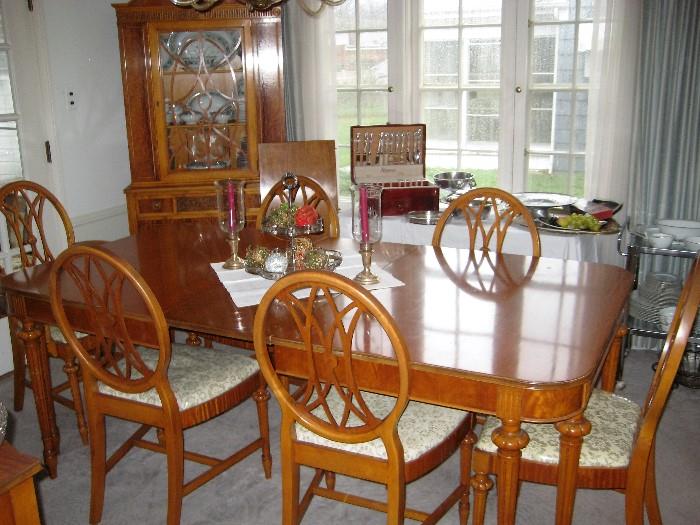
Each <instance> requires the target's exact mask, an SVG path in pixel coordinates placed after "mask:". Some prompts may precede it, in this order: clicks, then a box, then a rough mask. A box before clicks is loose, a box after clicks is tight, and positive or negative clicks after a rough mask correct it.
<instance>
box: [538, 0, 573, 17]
mask: <svg viewBox="0 0 700 525" xmlns="http://www.w3.org/2000/svg"><path fill="white" fill-rule="evenodd" d="M533 4H534V6H533V12H534V15H533V20H534V21H535V22H562V21H567V20H574V18H576V0H534V1H533Z"/></svg>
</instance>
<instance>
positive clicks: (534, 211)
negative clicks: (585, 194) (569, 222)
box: [513, 192, 578, 220]
mask: <svg viewBox="0 0 700 525" xmlns="http://www.w3.org/2000/svg"><path fill="white" fill-rule="evenodd" d="M513 196H514V197H516V198H517V199H518V200H519V201H520V202H522V203H523V205H525V207H526V208H527V209H528V210H530V215H532V216H533V217H534V218H536V219H543V220H546V219H547V218H548V217H549V212H550V209H551V208H557V207H564V206H571V205H572V204H574V203H575V202H576V201H577V200H578V198H577V197H573V196H571V195H564V194H562V193H536V192H524V193H514V194H513Z"/></svg>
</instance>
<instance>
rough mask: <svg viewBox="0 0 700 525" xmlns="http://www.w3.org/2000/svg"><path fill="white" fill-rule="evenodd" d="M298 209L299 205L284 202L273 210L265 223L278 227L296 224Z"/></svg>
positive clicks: (288, 226) (289, 226)
mask: <svg viewBox="0 0 700 525" xmlns="http://www.w3.org/2000/svg"><path fill="white" fill-rule="evenodd" d="M297 210H298V207H297V206H296V205H295V204H291V205H290V204H287V203H286V202H283V203H282V204H280V207H279V208H276V209H274V210H272V211H271V212H270V214H269V215H268V216H267V217H266V218H265V224H267V225H268V226H277V227H278V228H291V227H292V226H294V220H295V217H296V213H297Z"/></svg>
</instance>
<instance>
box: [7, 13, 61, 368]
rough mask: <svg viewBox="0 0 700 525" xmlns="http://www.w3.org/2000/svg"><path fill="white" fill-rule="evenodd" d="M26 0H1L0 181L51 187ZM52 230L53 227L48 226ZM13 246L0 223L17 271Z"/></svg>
mask: <svg viewBox="0 0 700 525" xmlns="http://www.w3.org/2000/svg"><path fill="white" fill-rule="evenodd" d="M37 1H38V0H34V2H28V1H27V0H0V185H1V184H4V183H5V182H8V181H11V180H16V179H21V178H26V179H30V180H33V181H35V182H38V183H39V184H42V185H44V186H46V187H47V188H48V189H49V190H51V191H52V192H55V191H56V185H55V183H54V180H53V176H52V170H51V164H50V163H49V162H48V159H47V147H46V141H47V140H48V137H49V132H48V130H49V129H50V126H49V123H50V122H51V120H50V113H49V108H48V104H47V103H46V101H47V100H48V97H47V96H46V91H47V82H46V78H47V76H46V75H45V74H44V72H45V71H46V68H45V65H46V60H45V58H44V56H42V53H41V52H40V50H41V49H42V44H41V43H42V42H43V36H42V35H43V31H42V30H41V27H42V24H41V19H40V13H39V12H38V9H37V7H38V6H36V5H35V6H34V10H30V4H32V3H34V4H36V3H37ZM52 230H53V228H52ZM16 252H17V250H16V248H15V249H12V248H11V247H10V241H9V235H8V232H7V228H6V227H5V225H4V223H3V224H2V227H0V256H1V257H0V264H1V265H2V267H3V268H4V269H5V271H7V272H10V271H12V270H14V269H16V258H15V257H14V255H15V254H16ZM11 369H12V358H11V351H10V342H9V334H8V329H7V320H6V319H3V320H2V322H1V323H0V374H3V373H6V372H7V371H9V370H11Z"/></svg>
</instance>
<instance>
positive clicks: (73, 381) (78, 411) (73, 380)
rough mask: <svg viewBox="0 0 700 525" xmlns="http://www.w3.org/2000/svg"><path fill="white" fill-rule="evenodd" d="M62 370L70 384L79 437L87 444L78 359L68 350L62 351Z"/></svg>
mask: <svg viewBox="0 0 700 525" xmlns="http://www.w3.org/2000/svg"><path fill="white" fill-rule="evenodd" d="M62 357H63V371H64V372H65V373H66V377H68V384H69V385H70V393H71V398H72V399H73V409H74V410H75V419H76V423H77V425H78V432H80V438H81V439H82V440H83V445H87V444H88V428H87V425H86V424H85V410H84V409H83V395H82V393H81V392H80V379H79V378H78V374H79V372H80V368H79V367H78V361H77V360H76V358H75V356H74V355H73V353H72V352H70V351H69V350H67V349H66V350H65V351H64V352H63V355H62Z"/></svg>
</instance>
